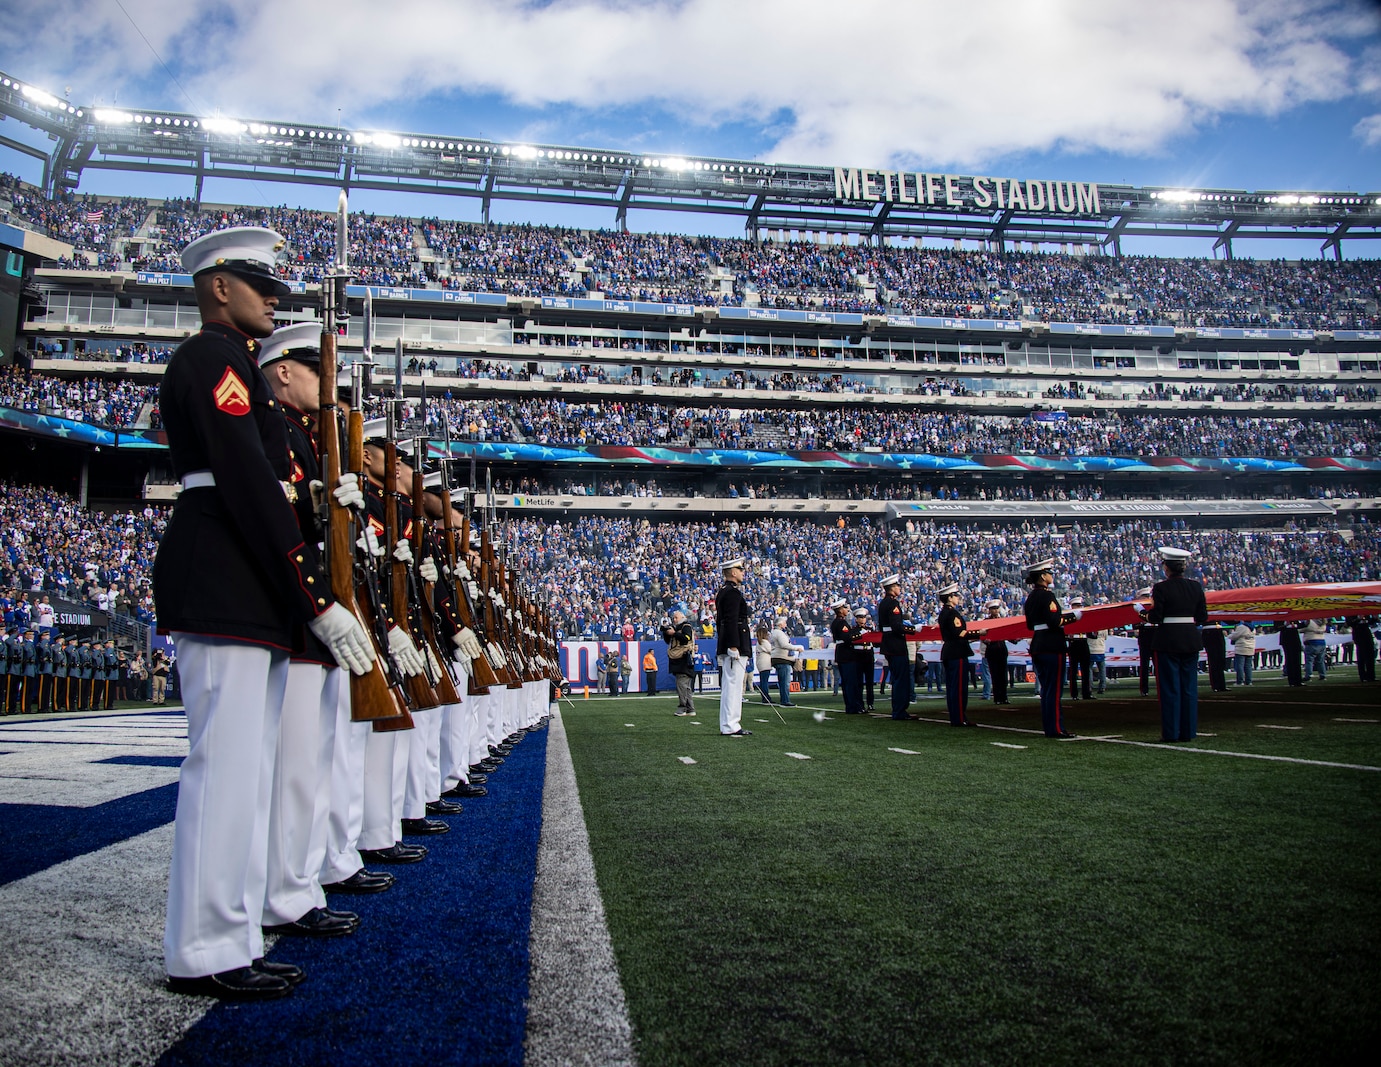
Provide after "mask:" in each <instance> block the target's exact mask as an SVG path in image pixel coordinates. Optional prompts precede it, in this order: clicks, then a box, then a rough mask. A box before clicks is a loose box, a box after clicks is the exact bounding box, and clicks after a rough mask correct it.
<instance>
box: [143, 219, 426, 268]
mask: <svg viewBox="0 0 1381 1067" xmlns="http://www.w3.org/2000/svg"><path fill="white" fill-rule="evenodd" d="M231 226H267V227H269V228H271V229H274V230H277V231H278V232H279V233H281V234H282V235H283V237H284V239H285V240H286V241H287V247H286V248H285V249H284V250H283V254H282V258H281V260H280V263H279V273H280V274H282V275H283V277H285V278H290V279H292V280H294V281H302V282H319V281H321V279H322V277H324V276H325V274H326V272H327V270H328V269H329V268H330V266H331V262H332V260H333V259H334V258H335V254H336V217H335V215H333V214H329V213H327V212H323V211H307V210H304V209H301V208H288V207H273V208H256V207H233V208H203V209H201V210H197V208H196V205H195V204H193V203H192V202H190V201H176V200H169V201H167V202H165V203H164V205H163V206H162V207H160V208H159V209H158V221H157V224H156V227H155V228H154V230H153V234H152V236H153V241H152V242H151V243H146V245H145V250H144V252H143V253H142V254H141V255H140V256H139V257H137V258H136V259H135V260H134V261H133V264H132V266H133V268H134V269H135V270H147V271H181V270H182V265H181V258H180V253H181V250H182V249H183V248H184V247H185V246H186V245H187V244H188V243H190V242H191V241H193V240H195V239H196V238H198V237H201V236H203V235H204V234H207V233H210V232H212V231H213V230H223V229H227V228H229V227H231ZM349 257H350V269H351V272H352V274H353V277H354V280H355V281H357V282H360V283H362V284H367V285H407V284H414V283H416V284H421V279H422V278H423V274H424V271H423V267H422V264H421V262H420V261H419V260H418V259H417V248H416V246H415V245H414V243H413V226H412V222H411V220H409V219H405V218H392V217H383V216H376V215H368V214H361V213H359V212H355V213H353V214H351V216H350V246H349Z"/></svg>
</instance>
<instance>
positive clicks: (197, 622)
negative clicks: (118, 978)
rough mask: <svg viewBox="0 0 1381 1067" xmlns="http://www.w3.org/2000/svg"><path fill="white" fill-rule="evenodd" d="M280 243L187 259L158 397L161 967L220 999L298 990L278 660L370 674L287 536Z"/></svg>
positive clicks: (346, 624) (353, 637) (315, 570)
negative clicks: (171, 762) (171, 502)
mask: <svg viewBox="0 0 1381 1067" xmlns="http://www.w3.org/2000/svg"><path fill="white" fill-rule="evenodd" d="M283 244H284V241H283V238H282V237H280V236H279V235H278V234H277V233H274V232H273V231H272V230H266V229H258V228H255V227H236V228H233V229H228V230H220V231H218V232H215V233H210V234H207V235H206V236H205V237H201V238H198V239H197V240H195V241H193V242H192V243H191V244H189V245H188V246H187V247H186V248H185V249H184V250H183V253H182V263H183V267H184V268H185V269H186V270H187V272H188V273H189V274H191V275H192V278H193V285H194V286H195V288H196V296H197V305H198V308H199V309H200V312H201V319H202V328H201V331H200V332H199V333H197V334H195V335H193V336H192V337H190V338H188V339H187V340H186V341H184V342H183V343H182V344H181V345H180V346H178V349H177V351H176V352H174V353H173V358H172V360H171V361H170V362H169V363H168V369H167V371H166V372H165V374H164V376H163V384H162V386H161V388H160V390H159V409H160V410H161V412H162V414H163V422H164V426H165V428H166V431H167V435H168V449H169V453H170V457H171V459H172V465H173V471H174V473H175V474H176V475H177V476H178V478H179V479H180V480H181V482H182V493H181V494H180V495H179V496H178V498H177V504H176V505H175V506H174V508H173V514H172V517H171V519H170V520H169V522H168V528H167V531H166V532H165V533H164V535H163V538H162V541H161V542H160V543H159V546H158V555H157V557H156V558H155V560H154V572H153V590H154V599H155V602H156V604H157V614H158V621H159V626H160V628H161V629H162V630H163V631H164V632H166V633H170V634H172V637H173V643H174V645H175V647H176V649H177V664H178V672H179V675H180V677H181V682H182V697H183V703H184V704H185V706H186V714H187V736H188V746H189V747H188V754H187V758H186V759H185V760H184V761H183V763H182V769H181V772H180V774H179V779H178V798H177V815H176V818H175V821H174V827H173V858H172V870H171V874H170V876H169V881H168V920H167V926H166V929H165V931H164V937H163V956H164V963H165V965H166V967H167V972H168V987H169V988H170V989H171V990H173V991H174V992H179V993H191V994H201V995H207V996H214V997H220V998H223V999H233V1000H263V999H268V998H273V997H279V996H282V995H284V994H286V993H287V992H288V991H289V990H290V989H291V988H292V986H293V985H294V984H295V983H296V982H298V981H300V980H301V978H302V977H303V975H302V972H301V970H300V969H298V968H296V967H293V966H292V965H290V964H280V963H267V962H265V961H264V960H263V959H262V956H263V933H262V928H261V920H262V914H263V900H264V889H265V871H266V866H267V854H268V820H269V797H270V792H271V789H272V785H273V764H274V759H275V757H276V754H277V748H278V728H279V716H280V713H281V711H282V705H283V692H284V687H285V686H286V684H287V674H288V652H289V651H290V650H292V649H293V648H294V647H300V644H299V643H298V638H299V632H300V631H299V628H300V627H301V626H302V625H303V624H305V625H306V626H307V627H308V628H310V629H311V631H312V632H313V633H314V634H315V635H316V636H317V637H318V638H319V639H320V640H321V641H322V642H323V643H324V644H325V645H326V646H327V648H329V649H330V650H331V654H332V655H333V657H334V658H335V659H336V660H337V662H338V663H340V664H341V665H343V666H348V667H350V668H351V669H353V670H356V671H358V672H361V673H363V672H364V671H366V670H368V669H369V667H370V665H371V663H372V662H373V659H374V648H373V646H372V644H371V643H370V640H369V636H368V634H366V633H365V632H364V629H363V627H361V626H360V624H359V623H358V622H357V621H356V619H355V616H354V615H353V614H352V613H351V612H349V611H348V610H346V609H345V608H344V607H342V606H341V605H339V604H337V603H336V602H335V601H334V599H333V598H332V596H331V590H330V583H329V581H328V580H327V578H326V576H325V574H323V572H322V570H321V566H320V563H319V561H318V558H317V551H316V546H315V545H314V544H310V543H308V542H307V541H305V540H304V539H303V537H302V532H301V530H300V529H299V527H298V522H297V517H296V515H295V514H294V513H293V508H292V504H291V502H290V496H291V495H292V494H291V491H292V485H291V482H289V481H288V478H289V476H290V473H291V471H290V464H289V459H288V442H287V430H286V428H285V426H284V420H283V414H282V412H281V411H280V410H279V407H278V402H277V401H276V400H275V399H274V396H273V392H272V390H271V389H270V388H269V385H268V382H267V381H265V380H264V376H263V374H262V373H261V372H260V371H259V366H258V363H257V362H256V360H257V357H258V354H259V348H260V344H259V340H260V338H263V337H267V336H269V335H270V334H271V333H273V313H274V309H275V308H276V307H277V305H278V300H279V298H280V297H282V296H283V295H285V294H286V293H287V292H288V288H287V286H285V285H284V284H283V283H282V282H281V281H279V280H278V278H277V277H276V276H275V274H274V265H275V255H276V253H277V251H278V250H279V249H281V248H282V247H283ZM285 483H286V484H285Z"/></svg>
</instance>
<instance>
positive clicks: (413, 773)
mask: <svg viewBox="0 0 1381 1067" xmlns="http://www.w3.org/2000/svg"><path fill="white" fill-rule="evenodd" d="M444 707H445V705H442V707H439V708H428V709H427V710H425V711H414V712H413V713H412V721H413V728H412V729H411V730H409V731H408V734H407V736H408V763H407V784H406V786H405V788H404V794H403V818H405V819H425V818H426V817H427V801H429V800H436V799H438V798H439V797H440V796H441V790H440V789H436V791H435V793H433V792H432V790H433V788H434V787H433V772H434V770H437V769H439V768H440V765H441V720H442V717H443V716H442V710H443V708H444ZM438 784H439V780H438Z"/></svg>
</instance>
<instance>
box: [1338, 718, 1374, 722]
mask: <svg viewBox="0 0 1381 1067" xmlns="http://www.w3.org/2000/svg"><path fill="white" fill-rule="evenodd" d="M1333 721H1334V722H1381V719H1334V720H1333Z"/></svg>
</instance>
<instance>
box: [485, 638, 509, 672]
mask: <svg viewBox="0 0 1381 1067" xmlns="http://www.w3.org/2000/svg"><path fill="white" fill-rule="evenodd" d="M484 650H485V652H487V653H488V654H489V661H490V663H492V664H493V665H494V666H495V667H497V668H498V669H499V670H503V669H504V668H505V667H507V666H508V657H507V656H505V655H504V654H503V649H501V648H500V647H499V645H498V642H497V641H495V642H492V643H490V644H488V645H485V646H484Z"/></svg>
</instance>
